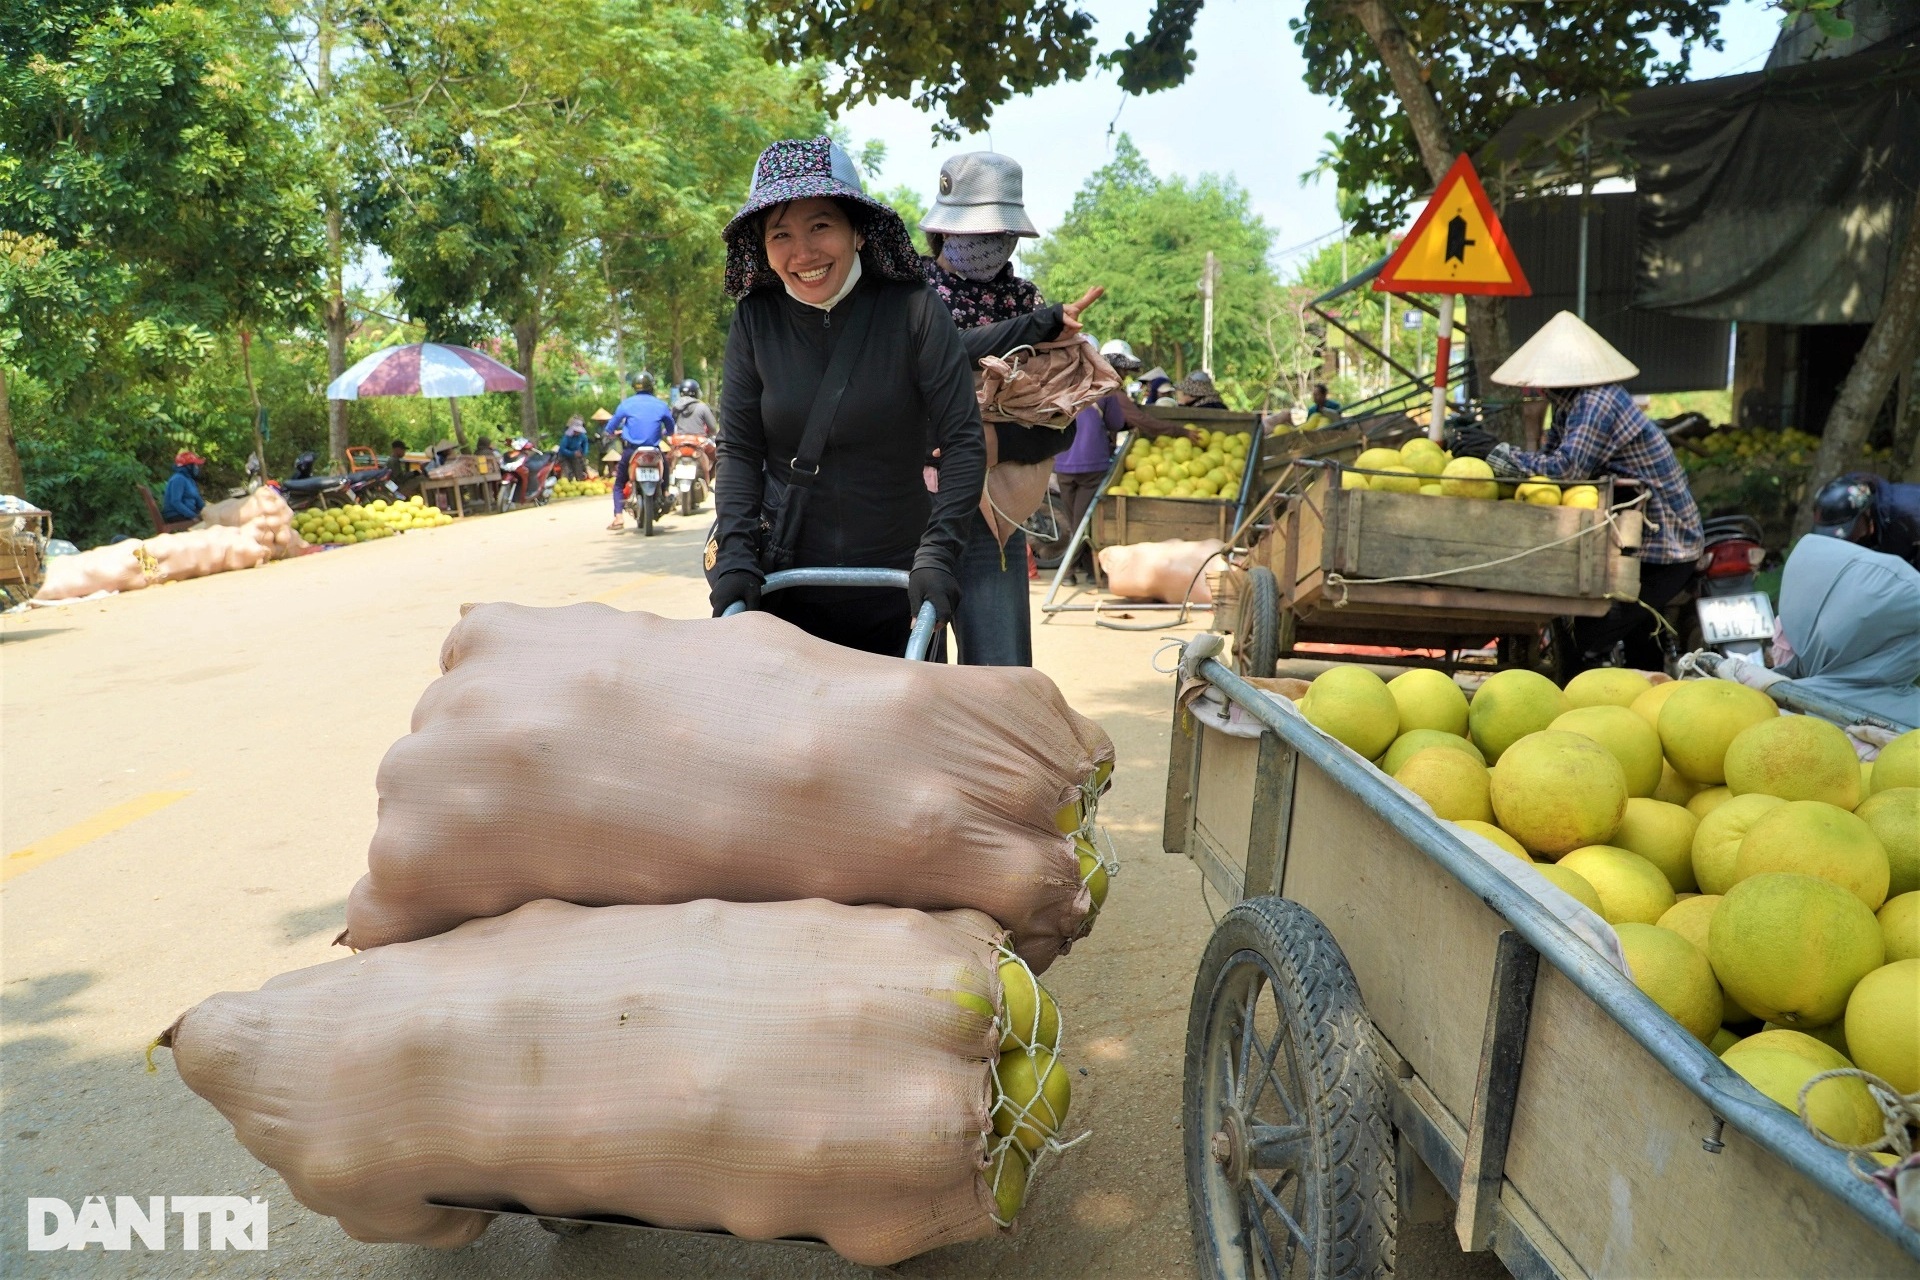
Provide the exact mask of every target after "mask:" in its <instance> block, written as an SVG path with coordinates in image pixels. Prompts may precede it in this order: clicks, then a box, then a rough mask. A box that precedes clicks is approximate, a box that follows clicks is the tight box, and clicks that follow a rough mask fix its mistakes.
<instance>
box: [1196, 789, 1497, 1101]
mask: <svg viewBox="0 0 1920 1280" xmlns="http://www.w3.org/2000/svg"><path fill="white" fill-rule="evenodd" d="M1207 782H1208V785H1209V786H1211V785H1212V777H1211V775H1209V776H1208V779H1207ZM1281 893H1282V895H1283V896H1285V897H1288V898H1291V899H1293V900H1294V901H1296V902H1298V903H1300V904H1301V905H1302V906H1304V907H1306V908H1307V909H1308V910H1310V911H1312V912H1313V913H1314V914H1315V915H1316V916H1318V917H1319V918H1320V921H1321V923H1323V924H1325V925H1326V927H1327V929H1328V930H1329V931H1330V932H1331V933H1332V934H1333V937H1334V940H1335V941H1336V942H1338V943H1339V944H1340V949H1341V950H1342V951H1343V952H1345V953H1346V957H1347V963H1348V965H1349V966H1351V967H1352V969H1353V975H1354V977H1355V979H1357V980H1358V982H1359V984H1360V994H1361V996H1362V997H1364V998H1365V1000H1366V1003H1367V1011H1368V1013H1370V1014H1371V1015H1372V1017H1373V1021H1374V1024H1375V1025H1376V1026H1377V1027H1378V1028H1379V1029H1380V1033H1381V1035H1383V1036H1385V1037H1386V1038H1387V1040H1389V1041H1390V1042H1391V1043H1392V1044H1393V1046H1394V1048H1395V1049H1396V1050H1397V1051H1398V1052H1399V1053H1400V1055H1401V1056H1402V1057H1404V1058H1405V1059H1406V1060H1407V1062H1408V1063H1409V1064H1410V1065H1411V1066H1412V1068H1413V1069H1414V1070H1415V1071H1416V1072H1418V1073H1419V1075H1420V1077H1421V1079H1423V1080H1424V1081H1426V1083H1427V1085H1428V1087H1430V1088H1431V1089H1432V1090H1433V1093H1434V1095H1435V1097H1437V1098H1438V1099H1439V1101H1440V1103H1441V1104H1442V1105H1443V1106H1445V1107H1446V1108H1447V1110H1448V1111H1450V1112H1452V1113H1453V1115H1454V1116H1455V1117H1456V1118H1458V1119H1459V1120H1460V1121H1462V1122H1464V1119H1465V1118H1466V1117H1467V1116H1468V1115H1470V1114H1471V1113H1472V1110H1473V1097H1474V1088H1475V1085H1476V1084H1477V1080H1476V1075H1477V1069H1478V1066H1479V1062H1480V1042H1481V1036H1482V1033H1483V1031H1484V1029H1485V1025H1486V1018H1487V993H1488V992H1489V991H1490V990H1491V989H1492V987H1491V983H1492V981H1493V964H1494V951H1495V948H1496V946H1497V942H1498V938H1499V935H1500V933H1501V931H1502V930H1503V929H1504V928H1505V925H1504V923H1503V922H1502V921H1501V919H1500V917H1499V916H1497V915H1496V914H1494V912H1493V911H1491V910H1490V909H1489V908H1488V907H1487V906H1486V905H1485V904H1483V903H1482V902H1480V900H1479V899H1477V898H1475V897H1474V896H1473V895H1472V894H1471V893H1470V892H1468V890H1467V889H1466V888H1465V887H1464V886H1463V885H1461V883H1460V882H1459V881H1457V880H1455V879H1454V878H1453V877H1452V876H1450V875H1448V874H1447V873H1446V871H1445V870H1444V869H1442V868H1441V867H1440V866H1439V865H1438V864H1436V863H1434V862H1433V861H1431V860H1430V859H1428V858H1427V857H1426V856H1424V855H1423V854H1420V853H1419V852H1417V851H1415V850H1414V849H1412V848H1411V847H1410V846H1408V844H1407V843H1406V841H1405V840H1404V839H1403V838H1401V837H1400V836H1399V835H1398V834H1397V833H1396V832H1395V831H1394V830H1393V829H1392V828H1391V827H1389V826H1387V824H1386V823H1385V822H1383V821H1381V819H1380V818H1378V817H1377V816H1376V815H1375V814H1374V813H1373V812H1372V811H1371V810H1369V809H1368V808H1367V807H1366V805H1365V804H1364V803H1363V802H1362V801H1361V800H1360V798H1359V797H1358V796H1356V795H1354V794H1353V793H1352V792H1350V791H1347V790H1346V789H1344V788H1342V787H1340V786H1339V785H1338V784H1336V783H1335V782H1334V781H1333V780H1332V779H1330V778H1329V777H1327V775H1326V774H1325V773H1323V772H1322V771H1321V770H1320V768H1319V767H1318V766H1316V765H1314V764H1313V763H1311V762H1310V761H1308V760H1305V759H1302V760H1301V761H1300V765H1299V772H1298V775H1297V777H1296V779H1295V782H1294V804H1293V820H1292V826H1291V834H1290V839H1289V841H1288V848H1287V854H1286V867H1285V874H1284V878H1283V881H1282V888H1281Z"/></svg>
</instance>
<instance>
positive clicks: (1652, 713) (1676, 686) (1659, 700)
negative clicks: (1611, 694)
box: [1631, 680, 1681, 730]
mask: <svg viewBox="0 0 1920 1280" xmlns="http://www.w3.org/2000/svg"><path fill="white" fill-rule="evenodd" d="M1680 684H1681V682H1680V681H1678V680H1662V681H1661V682H1660V683H1658V684H1656V685H1654V686H1653V688H1651V689H1649V690H1647V691H1646V692H1645V693H1643V694H1641V695H1640V696H1639V697H1637V698H1635V699H1634V700H1633V706H1632V708H1631V710H1632V711H1633V714H1635V715H1637V716H1639V717H1640V718H1641V719H1642V720H1645V721H1646V722H1647V723H1648V724H1650V725H1652V726H1653V727H1654V729H1655V730H1658V729H1659V728H1660V708H1661V707H1664V706H1666V705H1667V699H1668V698H1671V697H1672V696H1673V695H1674V694H1676V693H1678V692H1680Z"/></svg>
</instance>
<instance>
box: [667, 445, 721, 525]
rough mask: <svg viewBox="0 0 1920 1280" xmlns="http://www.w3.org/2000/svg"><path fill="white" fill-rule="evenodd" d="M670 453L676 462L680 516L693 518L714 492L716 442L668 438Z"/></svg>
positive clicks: (674, 475)
mask: <svg viewBox="0 0 1920 1280" xmlns="http://www.w3.org/2000/svg"><path fill="white" fill-rule="evenodd" d="M667 450H668V453H669V454H670V456H671V457H672V458H673V492H674V494H675V495H676V496H677V497H678V499H679V502H680V514H681V515H683V516H690V515H692V514H693V513H694V512H695V511H697V510H698V509H699V507H700V504H701V503H703V502H705V501H706V500H707V491H708V490H709V489H711V488H713V464H714V457H715V454H714V445H713V438H712V437H711V436H704V435H672V436H668V437H667Z"/></svg>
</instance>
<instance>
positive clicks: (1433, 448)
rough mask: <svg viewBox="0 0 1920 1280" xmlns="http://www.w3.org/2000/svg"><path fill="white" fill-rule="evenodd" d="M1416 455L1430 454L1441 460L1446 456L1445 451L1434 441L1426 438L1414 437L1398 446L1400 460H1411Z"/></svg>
mask: <svg viewBox="0 0 1920 1280" xmlns="http://www.w3.org/2000/svg"><path fill="white" fill-rule="evenodd" d="M1416 453H1432V454H1437V455H1439V456H1440V457H1442V458H1444V457H1446V456H1447V453H1446V450H1444V449H1442V448H1441V447H1440V445H1439V444H1438V443H1437V442H1436V441H1434V440H1432V439H1431V438H1429V437H1427V436H1415V437H1414V438H1413V439H1411V440H1409V441H1407V442H1406V443H1405V444H1403V445H1401V446H1400V456H1401V457H1402V458H1411V457H1413V455H1414V454H1416Z"/></svg>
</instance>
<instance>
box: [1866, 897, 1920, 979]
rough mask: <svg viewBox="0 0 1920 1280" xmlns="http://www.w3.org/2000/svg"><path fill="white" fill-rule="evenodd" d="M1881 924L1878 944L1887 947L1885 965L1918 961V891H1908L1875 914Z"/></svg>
mask: <svg viewBox="0 0 1920 1280" xmlns="http://www.w3.org/2000/svg"><path fill="white" fill-rule="evenodd" d="M1874 918H1875V919H1877V920H1879V921H1880V943H1881V945H1882V946H1883V947H1885V948H1886V952H1887V963H1888V964H1892V963H1893V962H1894V961H1896V960H1916V959H1920V890H1909V891H1908V892H1906V893H1903V894H1901V895H1900V896H1899V897H1896V898H1888V899H1887V902H1886V905H1885V906H1883V907H1881V908H1880V910H1879V911H1878V912H1876V913H1875V915H1874Z"/></svg>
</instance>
